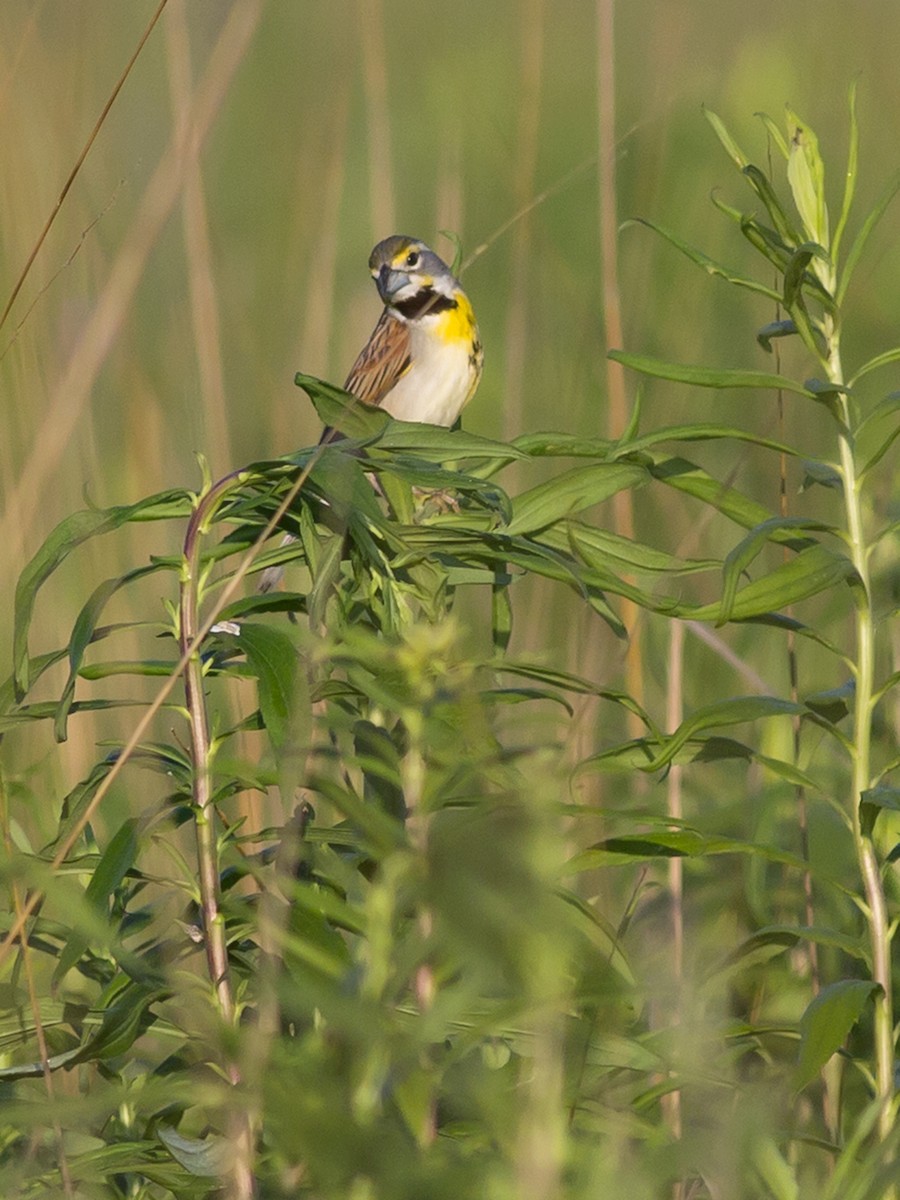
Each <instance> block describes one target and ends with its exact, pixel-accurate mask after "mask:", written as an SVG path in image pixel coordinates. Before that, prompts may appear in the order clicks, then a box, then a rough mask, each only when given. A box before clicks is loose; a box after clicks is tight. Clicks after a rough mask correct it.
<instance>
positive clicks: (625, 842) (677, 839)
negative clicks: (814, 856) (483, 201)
mask: <svg viewBox="0 0 900 1200" xmlns="http://www.w3.org/2000/svg"><path fill="white" fill-rule="evenodd" d="M717 854H747V855H749V856H751V857H759V858H764V859H766V860H767V861H769V862H778V863H784V864H786V865H788V866H792V867H796V868H798V869H801V870H802V869H804V868H805V865H806V864H805V863H804V861H803V859H801V858H799V857H798V856H797V855H795V854H788V853H786V852H784V851H782V850H779V849H778V848H777V847H776V846H767V845H764V844H763V843H758V842H741V841H736V840H735V839H734V838H725V837H710V836H708V835H706V834H703V833H700V832H699V831H698V830H696V829H677V830H671V831H665V830H662V831H659V832H649V833H645V834H640V833H637V834H626V835H625V836H623V837H613V838H606V839H604V840H603V841H602V842H598V843H597V844H596V845H595V846H591V847H589V848H588V849H587V850H584V851H582V852H581V853H580V854H576V855H575V856H574V858H572V859H570V861H569V862H568V863H566V867H565V874H566V875H574V874H576V873H577V872H580V871H592V870H595V869H596V868H598V867H602V866H607V865H614V864H617V863H627V862H636V861H647V860H648V859H649V860H653V859H655V858H663V859H666V858H705V857H706V856H707V855H717Z"/></svg>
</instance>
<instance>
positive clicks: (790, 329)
mask: <svg viewBox="0 0 900 1200" xmlns="http://www.w3.org/2000/svg"><path fill="white" fill-rule="evenodd" d="M796 332H797V326H796V325H795V324H794V322H793V321H770V322H769V323H768V325H764V326H763V327H762V329H760V331H759V333H757V335H756V340H757V341H758V342H759V344H760V345H761V346H762V348H763V350H765V351H767V352H768V353H769V354H771V352H772V342H773V340H774V339H775V338H784V337H793V335H794V334H795V333H796Z"/></svg>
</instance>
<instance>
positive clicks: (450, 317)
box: [429, 292, 475, 342]
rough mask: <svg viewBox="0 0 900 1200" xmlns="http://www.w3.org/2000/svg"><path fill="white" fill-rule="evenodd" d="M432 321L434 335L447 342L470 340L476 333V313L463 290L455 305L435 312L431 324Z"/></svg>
mask: <svg viewBox="0 0 900 1200" xmlns="http://www.w3.org/2000/svg"><path fill="white" fill-rule="evenodd" d="M432 321H433V326H432V328H433V330H434V335H435V336H436V337H439V338H441V339H442V340H443V341H446V342H470V341H471V340H472V336H473V334H474V333H475V313H474V311H473V309H472V305H471V304H470V303H469V299H468V297H467V296H465V295H463V294H462V293H461V292H460V293H459V294H458V295H457V297H456V304H455V306H454V307H453V308H447V309H444V310H443V311H442V312H439V313H435V314H434V315H433V316H432V317H431V319H430V321H429V324H430V323H431V322H432Z"/></svg>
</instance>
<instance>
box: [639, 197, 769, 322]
mask: <svg viewBox="0 0 900 1200" xmlns="http://www.w3.org/2000/svg"><path fill="white" fill-rule="evenodd" d="M627 225H645V226H646V227H647V228H648V229H652V230H653V231H654V233H658V234H659V235H660V237H663V238H665V239H666V241H667V242H669V243H670V244H671V245H672V246H674V247H675V249H676V250H679V251H680V252H681V253H682V254H683V255H684V256H685V258H688V259H690V261H691V262H692V263H695V264H696V265H697V266H698V267H702V269H703V270H704V271H705V272H706V274H707V275H711V276H715V277H718V278H719V279H724V280H725V281H726V282H727V283H732V284H735V285H736V286H737V287H742V288H746V289H747V290H748V291H751V292H757V293H759V294H760V295H762V296H766V297H767V298H768V299H769V300H774V301H775V302H776V303H777V302H778V301H779V300H780V296H779V294H778V292H777V291H775V289H774V288H771V287H767V286H766V285H765V284H763V283H759V282H758V281H757V280H755V279H750V278H748V277H746V276H743V275H739V274H738V273H737V272H736V271H732V270H731V269H730V268H729V267H724V266H722V264H721V263H718V262H716V261H715V259H712V258H710V257H709V255H708V254H704V252H703V251H702V250H698V249H696V247H694V246H690V245H689V244H688V243H687V242H685V241H683V240H682V239H681V238H680V237H679V236H678V235H677V234H676V233H673V232H672V230H670V229H666V228H665V227H664V226H662V225H658V224H657V223H656V222H655V221H648V220H647V219H646V218H644V217H634V218H632V219H631V220H630V221H626V222H624V226H627ZM624 226H623V227H624Z"/></svg>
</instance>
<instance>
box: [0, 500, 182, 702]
mask: <svg viewBox="0 0 900 1200" xmlns="http://www.w3.org/2000/svg"><path fill="white" fill-rule="evenodd" d="M192 505H193V499H192V497H191V495H190V493H189V492H186V491H184V490H181V489H173V490H171V491H168V492H160V493H159V494H158V495H155V496H149V497H148V498H147V499H146V500H141V501H139V502H138V503H137V504H128V505H124V506H121V507H117V508H107V509H100V510H96V511H94V510H91V509H87V510H84V511H82V512H77V513H73V514H72V515H71V516H69V517H66V518H65V520H63V521H61V522H60V523H59V524H58V525H57V526H56V528H55V529H54V530H53V532H52V533H51V534H50V536H49V537H48V538H47V539H46V541H45V542H44V544H43V545H42V546H41V548H40V549H39V550H38V552H37V553H36V554H35V556H34V557H33V558H32V560H31V561H30V562H29V563H28V565H27V566H26V567H25V569H24V571H23V572H22V574H21V575H20V576H19V582H18V584H17V585H16V599H15V631H14V635H13V660H14V671H15V680H16V688H17V694H18V696H19V697H20V698H21V697H22V696H23V695H24V694H25V692H26V691H27V690H28V687H29V684H30V672H29V665H28V631H29V627H30V625H31V617H32V613H33V611H34V603H35V600H36V598H37V594H38V591H39V590H40V588H41V587H42V586H43V584H44V583H45V582H46V581H47V579H49V577H50V576H51V575H52V574H53V572H54V571H55V570H56V568H57V567H58V566H60V564H61V563H63V562H64V561H65V560H66V558H68V556H69V555H70V554H71V553H72V551H73V550H74V549H76V547H78V546H80V545H81V544H82V542H86V541H87V540H88V539H89V538H92V537H97V536H99V535H100V534H103V533H109V532H110V531H111V530H113V529H118V528H119V527H120V526H121V525H124V524H126V523H127V522H129V521H161V520H169V519H171V518H174V517H186V516H188V515H190V512H191V510H192Z"/></svg>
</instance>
